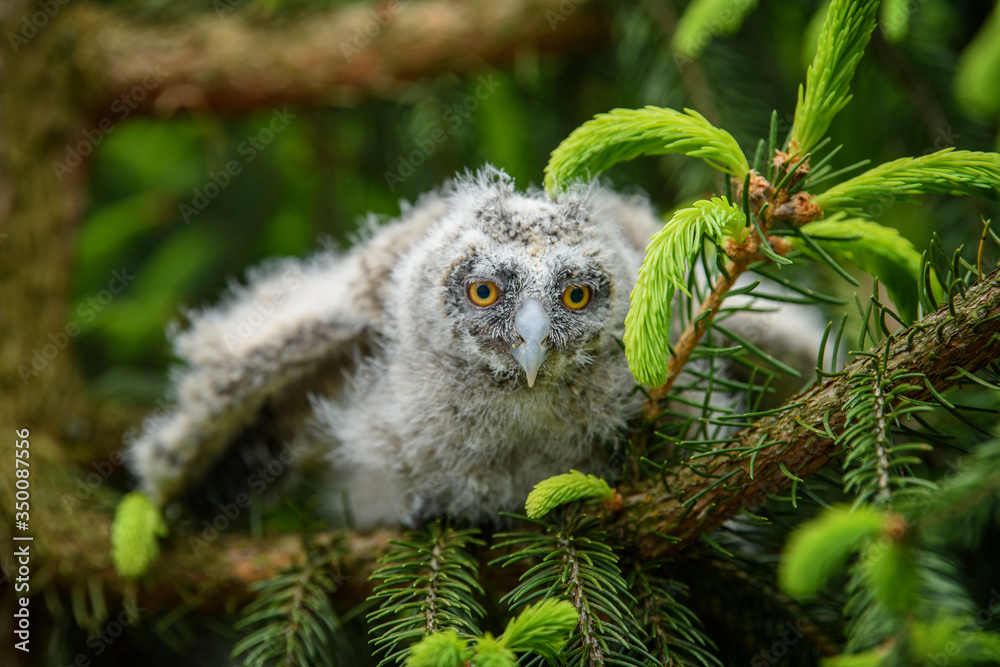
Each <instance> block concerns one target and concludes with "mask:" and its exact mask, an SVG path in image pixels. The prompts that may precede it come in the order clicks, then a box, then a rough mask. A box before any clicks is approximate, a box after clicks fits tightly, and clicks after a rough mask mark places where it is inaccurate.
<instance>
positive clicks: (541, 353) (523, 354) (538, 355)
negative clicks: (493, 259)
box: [510, 299, 550, 387]
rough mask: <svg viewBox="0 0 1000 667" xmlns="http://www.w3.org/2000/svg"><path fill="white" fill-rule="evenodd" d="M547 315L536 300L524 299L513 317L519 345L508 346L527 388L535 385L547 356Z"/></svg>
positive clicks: (548, 330) (548, 331)
mask: <svg viewBox="0 0 1000 667" xmlns="http://www.w3.org/2000/svg"><path fill="white" fill-rule="evenodd" d="M549 325H550V321H549V315H548V313H546V312H545V307H544V306H543V305H542V302H541V301H539V300H538V299H525V300H524V303H522V304H521V307H520V308H518V309H517V313H516V314H515V315H514V330H515V331H516V332H517V333H518V335H519V336H520V337H521V343H518V344H514V345H511V346H510V351H511V354H513V355H514V359H515V360H517V363H518V364H520V366H521V368H523V369H524V374H525V375H526V376H527V378H528V386H529V387H531V386H533V385H534V384H535V377H536V376H537V375H538V369H539V368H541V366H542V362H543V361H545V357H546V356H548V354H549V345H548V343H549V333H550V326H549Z"/></svg>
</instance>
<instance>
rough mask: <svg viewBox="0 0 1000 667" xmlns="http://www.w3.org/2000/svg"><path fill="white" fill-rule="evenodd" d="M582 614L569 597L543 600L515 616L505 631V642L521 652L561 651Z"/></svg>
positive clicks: (545, 652) (509, 646)
mask: <svg viewBox="0 0 1000 667" xmlns="http://www.w3.org/2000/svg"><path fill="white" fill-rule="evenodd" d="M579 618H580V615H579V614H578V613H577V611H576V609H574V608H573V605H572V604H571V603H569V602H566V601H565V600H551V599H550V600H543V601H542V602H539V603H538V604H535V605H532V606H530V607H528V608H527V609H525V610H524V611H522V612H521V614H520V615H519V616H518V617H517V618H513V619H511V621H510V622H509V623H508V624H507V629H506V630H504V632H503V636H502V637H501V640H502V642H503V645H504V646H505V647H507V648H509V649H510V650H512V651H517V652H519V653H521V652H524V651H534V652H535V653H540V654H543V655H547V654H550V653H555V652H557V651H558V649H559V647H560V646H562V644H563V642H565V641H566V637H567V635H569V633H570V631H571V630H573V628H575V627H576V623H577V621H578V620H579Z"/></svg>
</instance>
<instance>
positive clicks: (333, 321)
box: [128, 196, 447, 504]
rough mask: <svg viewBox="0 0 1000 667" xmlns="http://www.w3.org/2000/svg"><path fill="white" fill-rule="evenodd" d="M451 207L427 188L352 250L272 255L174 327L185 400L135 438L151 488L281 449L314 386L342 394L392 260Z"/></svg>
mask: <svg viewBox="0 0 1000 667" xmlns="http://www.w3.org/2000/svg"><path fill="white" fill-rule="evenodd" d="M446 209H447V204H446V203H445V202H444V201H443V200H442V199H440V198H438V197H435V196H430V197H425V198H424V199H423V200H421V201H420V202H419V203H418V204H417V205H416V206H414V207H412V208H409V209H408V210H404V214H403V216H402V217H401V218H399V219H398V220H396V221H393V222H392V223H389V224H387V225H383V226H380V227H378V228H377V229H375V230H374V231H373V232H372V233H371V236H370V238H369V239H368V240H367V241H365V242H363V243H361V244H359V245H357V246H355V248H353V249H352V250H351V251H350V252H349V253H347V254H343V255H338V254H337V253H334V252H327V251H324V252H320V253H317V254H316V255H313V256H312V257H309V258H307V259H294V260H283V261H280V262H276V263H272V264H270V265H268V266H265V267H263V268H261V269H257V270H255V271H251V272H250V274H249V277H248V282H247V285H245V286H240V285H236V286H233V287H231V289H230V293H229V295H228V297H227V298H226V299H224V301H223V303H221V304H220V305H218V306H216V307H213V308H209V309H205V310H202V311H197V312H193V313H190V314H189V318H190V320H191V325H190V327H189V328H187V329H186V330H184V331H182V332H179V333H175V334H174V335H173V345H174V351H175V353H176V355H177V356H178V357H179V358H180V360H181V361H182V366H180V367H179V368H177V369H174V371H173V374H172V378H171V380H172V394H173V397H174V401H175V403H174V405H172V406H169V407H166V408H164V409H161V410H158V411H155V412H154V413H152V414H150V415H149V416H147V418H146V419H145V420H144V422H143V425H142V428H141V431H140V432H139V434H138V435H136V436H135V437H131V438H129V440H131V442H129V443H128V444H129V464H130V467H131V469H132V471H133V473H135V475H136V476H137V477H138V478H139V480H140V483H141V487H142V489H143V491H145V492H146V493H148V494H149V495H150V496H151V497H152V498H153V499H154V501H155V502H157V503H160V504H165V503H167V502H169V501H171V500H174V499H176V498H178V497H179V496H180V495H181V494H183V493H184V492H186V491H187V490H189V489H190V488H191V487H192V486H194V485H196V484H198V482H199V481H201V480H202V479H203V478H204V477H205V476H206V475H207V474H208V473H209V471H210V470H211V469H212V467H213V466H216V465H219V463H220V462H221V461H223V459H239V458H241V457H242V458H243V459H245V460H248V461H249V460H252V459H253V458H254V453H253V452H250V451H249V450H251V449H254V448H256V449H258V450H260V449H261V448H262V447H263V448H264V449H265V450H266V449H268V448H270V450H271V451H270V452H266V451H265V454H269V455H270V456H276V452H275V451H274V444H275V442H276V441H280V440H282V439H287V438H291V437H293V436H294V434H295V429H296V422H299V424H298V426H301V421H302V420H303V419H304V418H305V416H306V415H307V414H308V407H309V403H308V396H307V394H308V393H310V392H314V391H316V392H328V391H336V390H337V388H338V387H339V386H340V385H341V384H342V383H343V380H344V376H345V373H346V372H347V371H348V370H349V368H350V367H351V365H352V364H353V363H355V362H356V361H357V359H358V357H359V356H361V355H364V354H366V353H367V352H368V351H369V350H370V349H371V348H372V347H373V346H374V345H377V344H378V341H379V339H380V338H381V337H382V336H383V335H384V332H385V325H386V317H385V314H384V312H383V300H382V298H381V294H382V291H383V290H384V289H388V286H387V285H386V283H387V282H388V280H389V274H390V272H391V271H392V267H393V266H394V265H395V263H396V261H397V259H398V257H399V255H400V253H402V252H403V251H405V250H406V249H407V248H408V247H409V246H410V245H411V244H412V243H413V242H414V241H415V240H416V238H418V237H419V236H420V235H421V234H422V233H424V231H425V230H426V229H427V227H428V226H430V225H431V224H433V223H434V222H435V221H436V220H438V219H439V218H440V217H441V216H442V215H443V214H444V213H445V212H446ZM234 450H235V451H234ZM258 454H259V452H258ZM257 458H258V459H260V458H261V457H260V456H257ZM251 469H252V468H251Z"/></svg>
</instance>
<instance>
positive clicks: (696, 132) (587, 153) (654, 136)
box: [545, 106, 750, 193]
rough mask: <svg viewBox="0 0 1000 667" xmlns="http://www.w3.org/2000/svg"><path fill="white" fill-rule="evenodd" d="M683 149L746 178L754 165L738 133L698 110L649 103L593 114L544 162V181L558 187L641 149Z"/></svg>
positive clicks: (650, 151)
mask: <svg viewBox="0 0 1000 667" xmlns="http://www.w3.org/2000/svg"><path fill="white" fill-rule="evenodd" d="M664 153H684V154H685V155H690V156H692V157H700V158H702V159H703V160H705V161H706V162H708V163H709V164H710V165H712V166H713V167H715V168H716V169H721V170H722V171H724V172H726V173H728V174H730V175H732V176H734V177H736V178H737V179H739V180H743V177H744V176H745V175H746V173H747V171H748V170H749V169H750V165H749V164H747V159H746V156H745V155H743V151H742V150H740V145H739V144H738V143H736V139H734V138H733V136H732V135H731V134H729V133H728V132H726V131H725V130H722V129H719V128H717V127H715V126H714V125H712V124H711V123H709V122H708V121H707V120H705V118H704V117H703V116H702V115H701V114H699V113H698V112H697V111H693V110H691V109H685V110H684V113H681V112H679V111H674V110H673V109H663V108H660V107H653V106H648V107H645V108H644V109H614V110H612V111H611V112H609V113H602V114H598V115H596V116H594V117H593V118H592V119H591V120H588V121H587V122H586V123H584V124H583V125H581V126H580V127H578V128H576V129H575V130H573V132H572V133H571V134H570V135H569V136H568V137H566V139H564V140H563V141H562V143H560V144H559V146H558V147H556V149H555V150H554V151H552V156H551V157H550V158H549V163H548V165H546V167H545V187H546V189H547V190H548V191H549V192H552V193H555V192H557V191H558V190H562V189H564V188H565V187H567V186H568V185H570V184H571V183H574V182H577V181H581V180H589V179H591V178H594V177H595V176H597V175H599V174H601V173H602V172H604V171H606V170H607V169H609V168H610V167H611V166H612V165H614V164H617V163H618V162H625V161H628V160H631V159H633V158H636V157H639V156H640V155H661V154H664Z"/></svg>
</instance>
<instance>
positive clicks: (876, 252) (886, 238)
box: [787, 213, 920, 322]
mask: <svg viewBox="0 0 1000 667" xmlns="http://www.w3.org/2000/svg"><path fill="white" fill-rule="evenodd" d="M800 231H801V232H802V234H804V235H808V236H809V237H810V239H811V240H812V241H813V242H815V244H816V245H818V246H819V247H820V248H821V249H822V250H824V251H826V252H827V253H829V254H830V255H832V256H833V257H834V258H835V259H838V260H847V261H849V262H851V263H853V264H855V265H856V266H858V267H859V268H861V269H862V270H864V271H865V272H866V273H868V274H870V275H873V276H875V277H877V278H878V279H879V281H880V282H881V283H882V284H883V285H885V286H886V289H887V290H888V292H889V296H890V297H891V298H892V300H893V303H894V304H895V305H896V307H897V308H898V309H899V311H900V315H901V316H902V317H903V319H904V320H905V321H907V322H912V321H913V320H915V319H916V318H917V314H918V302H917V293H918V290H917V280H919V278H920V253H919V252H917V249H916V248H914V247H913V244H912V243H911V242H910V241H909V240H908V239H907V238H905V237H904V236H902V235H901V234H900V233H899V232H898V231H896V230H895V229H894V228H892V227H886V226H885V225H880V224H877V223H874V222H871V221H870V220H865V219H863V218H848V217H846V216H845V215H843V214H840V213H835V214H834V215H832V216H830V217H829V218H827V219H825V220H818V221H816V222H811V223H809V224H808V225H805V226H803V227H801V228H800ZM787 238H788V241H789V242H791V244H792V247H793V248H795V249H796V250H800V251H802V252H804V253H805V254H807V255H810V256H816V253H815V252H814V251H813V250H812V248H811V247H810V245H809V244H808V243H806V240H805V239H803V238H801V237H799V236H789V237H787Z"/></svg>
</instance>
